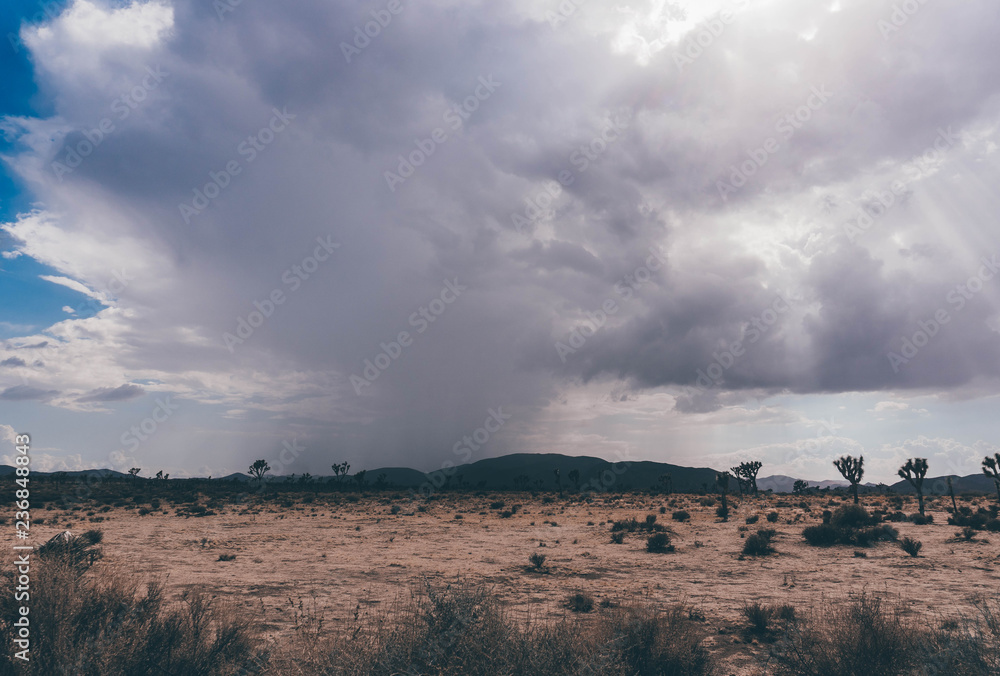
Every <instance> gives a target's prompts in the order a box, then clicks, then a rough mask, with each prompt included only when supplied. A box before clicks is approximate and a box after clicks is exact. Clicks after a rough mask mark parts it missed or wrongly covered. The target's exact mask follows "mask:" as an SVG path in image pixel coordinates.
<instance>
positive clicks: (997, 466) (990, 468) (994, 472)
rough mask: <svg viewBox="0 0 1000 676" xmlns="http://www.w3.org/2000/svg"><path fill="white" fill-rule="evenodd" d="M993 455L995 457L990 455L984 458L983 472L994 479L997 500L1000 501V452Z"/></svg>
mask: <svg viewBox="0 0 1000 676" xmlns="http://www.w3.org/2000/svg"><path fill="white" fill-rule="evenodd" d="M993 455H994V456H995V457H993V458H991V457H990V456H988V455H987V456H986V457H985V458H983V474H985V475H986V476H988V477H991V478H992V479H993V483H995V484H996V486H997V502H1000V453H994V454H993Z"/></svg>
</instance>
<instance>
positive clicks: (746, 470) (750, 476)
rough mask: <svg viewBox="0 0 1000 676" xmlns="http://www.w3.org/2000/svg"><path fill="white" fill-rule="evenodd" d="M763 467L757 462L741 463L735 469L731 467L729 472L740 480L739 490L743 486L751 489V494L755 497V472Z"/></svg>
mask: <svg viewBox="0 0 1000 676" xmlns="http://www.w3.org/2000/svg"><path fill="white" fill-rule="evenodd" d="M763 466H764V465H763V464H762V463H761V462H760V461H759V460H754V461H752V462H741V463H740V464H739V465H737V466H736V467H731V468H730V471H732V473H733V474H734V475H735V476H736V478H737V479H740V480H741V481H740V489H741V490H742V488H743V486H747V487H748V488H752V489H753V494H754V495H757V472H759V471H760V468H761V467H763Z"/></svg>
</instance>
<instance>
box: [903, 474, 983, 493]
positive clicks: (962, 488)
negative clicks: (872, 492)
mask: <svg viewBox="0 0 1000 676" xmlns="http://www.w3.org/2000/svg"><path fill="white" fill-rule="evenodd" d="M947 479H948V477H947V476H939V477H933V478H931V477H928V478H926V479H924V495H948V481H947ZM951 482H952V485H953V486H954V487H955V492H956V493H994V494H995V493H996V484H995V483H993V479H991V478H990V477H988V476H986V475H985V474H970V475H968V476H958V475H955V474H952V475H951ZM890 488H892V490H893V492H895V493H904V494H906V493H915V492H916V491H915V490H914V488H913V486H911V485H910V482H909V481H906V480H905V479H904V480H902V481H897V482H896V483H894V484H892V486H891V487H890Z"/></svg>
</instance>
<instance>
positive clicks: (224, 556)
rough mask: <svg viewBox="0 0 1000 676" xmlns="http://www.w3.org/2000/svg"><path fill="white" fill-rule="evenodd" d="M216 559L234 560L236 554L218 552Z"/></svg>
mask: <svg viewBox="0 0 1000 676" xmlns="http://www.w3.org/2000/svg"><path fill="white" fill-rule="evenodd" d="M218 560H219V561H235V560H236V555H235V554H219V558H218Z"/></svg>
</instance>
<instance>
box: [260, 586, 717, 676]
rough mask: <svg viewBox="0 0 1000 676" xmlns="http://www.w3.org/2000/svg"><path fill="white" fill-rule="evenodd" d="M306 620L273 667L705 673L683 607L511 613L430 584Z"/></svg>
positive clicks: (296, 670) (481, 594) (468, 675)
mask: <svg viewBox="0 0 1000 676" xmlns="http://www.w3.org/2000/svg"><path fill="white" fill-rule="evenodd" d="M321 625H322V623H321V622H319V621H318V620H315V619H313V620H312V621H307V622H302V623H300V625H299V630H298V635H297V640H296V641H295V642H294V643H293V645H292V646H290V648H289V652H288V654H287V655H284V656H282V658H281V660H279V661H280V666H278V665H276V666H277V670H276V671H274V672H272V673H275V674H282V675H283V674H330V675H331V676H361V675H362V674H363V675H365V676H368V675H371V676H391V675H394V674H438V675H440V676H458V675H459V674H461V675H462V676H478V675H482V676H486V675H492V674H505V675H508V676H542V675H543V674H544V675H546V676H548V675H551V676H562V675H565V676H569V675H571V674H573V675H576V674H593V675H595V676H597V675H607V676H626V675H632V674H649V675H650V676H654V675H655V676H674V675H676V676H680V675H681V674H691V675H694V676H697V675H698V674H704V673H707V669H708V656H707V654H706V652H705V650H704V649H703V648H701V647H700V643H701V639H702V635H701V633H700V631H699V628H698V625H697V623H695V622H692V621H691V620H690V619H688V615H687V612H686V611H685V610H684V609H683V608H680V607H676V608H671V609H669V610H667V611H665V612H657V611H656V610H654V609H652V608H650V607H647V606H631V607H623V608H605V609H603V610H602V611H601V612H600V614H599V615H598V616H597V617H596V618H594V620H593V621H591V622H585V623H583V622H578V621H575V620H573V619H563V620H560V621H558V622H555V623H538V624H536V623H532V622H530V621H528V622H521V621H517V620H515V619H514V618H513V617H512V616H511V614H510V613H509V612H508V611H507V610H506V609H505V607H504V605H503V604H502V603H501V602H500V601H499V599H498V598H497V597H496V595H495V594H493V593H492V592H491V591H489V590H487V589H485V588H483V587H472V586H469V585H465V584H458V585H455V586H452V585H449V586H448V587H446V588H444V589H434V588H433V587H432V586H430V585H427V586H426V588H425V589H424V590H422V591H421V592H420V593H419V594H416V595H415V596H414V597H413V598H412V599H411V600H410V601H409V602H397V603H396V604H395V606H394V607H393V608H391V609H389V610H387V611H384V612H383V613H381V614H379V615H375V616H355V618H354V620H353V621H352V622H349V623H348V624H347V626H343V627H341V628H340V629H339V630H334V631H332V632H331V630H330V628H329V627H327V626H321Z"/></svg>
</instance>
